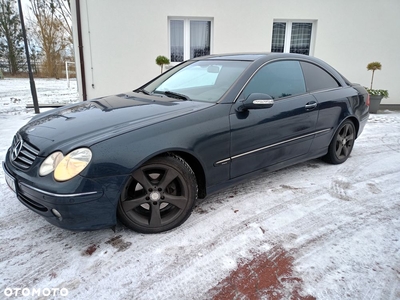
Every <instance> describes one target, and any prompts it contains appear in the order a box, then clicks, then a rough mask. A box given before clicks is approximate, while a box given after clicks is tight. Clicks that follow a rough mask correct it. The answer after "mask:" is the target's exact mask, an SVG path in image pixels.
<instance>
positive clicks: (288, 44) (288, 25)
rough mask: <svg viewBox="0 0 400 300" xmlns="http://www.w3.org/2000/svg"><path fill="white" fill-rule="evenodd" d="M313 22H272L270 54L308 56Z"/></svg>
mask: <svg viewBox="0 0 400 300" xmlns="http://www.w3.org/2000/svg"><path fill="white" fill-rule="evenodd" d="M314 26H315V23H314V22H292V21H285V22H274V24H273V27H272V43H271V52H290V53H299V54H305V55H310V54H311V48H312V47H311V46H312V45H311V44H312V41H313V39H312V38H313V34H314V33H313V32H314V30H313V27H314Z"/></svg>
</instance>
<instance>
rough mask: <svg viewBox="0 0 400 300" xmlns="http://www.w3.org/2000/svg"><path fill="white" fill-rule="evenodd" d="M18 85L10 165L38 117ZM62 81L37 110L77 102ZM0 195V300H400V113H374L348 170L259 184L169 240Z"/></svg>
mask: <svg viewBox="0 0 400 300" xmlns="http://www.w3.org/2000/svg"><path fill="white" fill-rule="evenodd" d="M20 81H23V80H6V81H0V98H1V99H0V105H1V106H0V124H1V126H0V132H1V140H0V157H1V158H2V159H3V158H4V155H5V153H6V151H7V148H8V147H9V146H10V144H11V140H12V137H13V135H14V134H15V132H16V131H17V130H18V128H19V127H21V126H22V125H23V124H25V123H26V122H27V121H28V120H29V119H30V118H31V117H32V116H33V111H32V110H28V111H26V109H25V108H24V107H25V103H29V96H28V95H29V84H28V85H26V84H25V83H24V85H23V84H22V83H21V82H20ZM60 82H61V83H62V81H55V80H43V81H42V80H40V81H37V83H36V84H37V86H38V87H39V89H38V90H39V102H40V103H44V102H42V99H44V100H43V101H45V102H46V103H49V102H50V101H51V99H50V98H56V100H57V101H65V103H67V102H72V101H76V96H74V93H75V94H76V85H75V90H74V88H72V90H68V89H66V82H64V83H65V85H61V86H60ZM4 83H6V84H4ZM26 83H28V81H26ZM42 84H43V85H42ZM40 86H42V87H40ZM56 86H59V87H60V88H61V89H58V88H57V87H56ZM42 88H43V90H42V91H43V94H41V89H42ZM50 95H51V96H50ZM11 97H13V98H20V99H21V101H20V102H18V103H13V102H12V101H11V102H10V99H8V98H11ZM74 97H75V98H74ZM61 99H62V100H61ZM6 103H7V104H6ZM0 177H1V178H4V174H3V171H2V170H0ZM0 199H1V202H0V228H1V231H0V299H7V295H8V294H9V292H10V290H11V289H12V291H13V292H14V293H15V291H16V290H15V289H18V288H21V289H26V290H25V294H27V293H28V292H32V290H33V289H42V291H44V289H46V288H47V289H54V290H52V291H55V289H64V290H63V292H64V294H65V291H66V290H68V295H67V296H65V297H64V296H62V295H60V293H58V294H57V293H56V296H49V297H46V296H44V297H43V295H41V296H35V297H33V298H38V299H53V298H54V299H212V298H214V299H233V298H235V299H281V298H283V299H289V298H290V297H291V296H293V297H294V298H296V299H313V298H317V299H400V112H391V111H384V112H383V111H381V112H380V113H379V114H376V115H371V116H370V120H369V123H368V124H367V125H366V127H365V130H364V132H363V134H362V135H361V137H360V138H359V139H358V140H357V141H356V144H355V147H354V150H353V153H352V155H351V157H350V158H349V160H347V161H346V162H345V163H344V164H342V165H335V166H334V165H329V164H326V163H324V162H322V161H320V160H312V161H309V162H306V163H303V164H299V165H296V166H293V167H290V168H286V169H284V170H280V171H277V172H273V173H270V174H265V175H262V176H259V177H257V178H255V179H253V180H251V181H248V182H246V183H243V184H240V185H237V186H235V187H232V188H230V189H228V190H226V191H224V192H221V193H218V194H215V195H212V196H210V197H209V198H207V199H206V200H204V201H202V202H200V203H198V205H197V207H196V208H195V210H194V212H193V214H192V216H191V217H190V218H189V219H188V221H186V223H184V224H183V225H182V226H181V227H179V228H177V229H175V230H172V231H170V232H166V233H162V234H154V235H143V234H138V233H135V232H132V231H130V230H128V229H126V228H125V227H123V226H122V225H118V226H117V229H116V232H113V231H112V230H100V231H95V232H82V233H73V232H69V231H65V230H62V229H59V228H57V227H54V226H52V225H50V224H48V223H47V222H46V221H45V220H44V219H42V218H41V217H39V216H38V215H36V214H35V213H33V212H31V211H30V210H28V209H27V208H26V207H25V206H23V205H22V204H21V203H19V201H18V200H17V199H16V197H15V195H14V194H13V193H12V192H11V190H10V189H9V188H8V187H7V185H6V183H5V182H4V179H0ZM28 289H29V290H28ZM58 291H60V290H58ZM21 294H22V290H21V291H20V292H19V294H18V295H21ZM9 298H14V296H12V297H9ZM27 298H29V297H27Z"/></svg>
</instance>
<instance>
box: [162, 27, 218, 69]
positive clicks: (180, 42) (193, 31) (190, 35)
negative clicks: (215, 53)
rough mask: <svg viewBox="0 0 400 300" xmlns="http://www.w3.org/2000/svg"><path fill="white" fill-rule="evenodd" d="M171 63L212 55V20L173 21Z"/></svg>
mask: <svg viewBox="0 0 400 300" xmlns="http://www.w3.org/2000/svg"><path fill="white" fill-rule="evenodd" d="M169 30H170V34H169V36H170V53H171V62H182V61H184V60H187V59H190V58H195V57H199V56H204V55H210V53H211V51H210V50H211V20H191V19H171V20H170V21H169Z"/></svg>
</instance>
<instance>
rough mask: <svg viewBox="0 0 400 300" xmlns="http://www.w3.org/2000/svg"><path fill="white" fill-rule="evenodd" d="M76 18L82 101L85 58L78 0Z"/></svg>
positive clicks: (83, 96)
mask: <svg viewBox="0 0 400 300" xmlns="http://www.w3.org/2000/svg"><path fill="white" fill-rule="evenodd" d="M76 20H77V27H78V28H77V29H78V49H79V62H80V66H81V79H82V98H83V101H86V100H87V95H86V78H85V60H84V58H83V43H82V25H81V5H80V0H76Z"/></svg>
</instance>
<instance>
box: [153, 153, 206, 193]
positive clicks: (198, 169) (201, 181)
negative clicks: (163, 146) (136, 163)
mask: <svg viewBox="0 0 400 300" xmlns="http://www.w3.org/2000/svg"><path fill="white" fill-rule="evenodd" d="M165 155H177V156H179V157H181V158H182V159H183V160H184V161H186V162H187V163H188V165H189V166H190V168H191V169H192V170H193V172H194V174H195V176H196V181H197V186H198V198H199V199H203V198H205V197H206V195H207V188H206V176H205V172H204V168H203V166H202V165H201V163H200V161H199V160H198V159H197V158H196V157H195V156H194V155H192V154H190V153H188V152H184V151H168V152H163V153H159V154H157V155H156V156H154V157H158V156H165ZM151 158H152V157H151ZM151 158H149V159H151Z"/></svg>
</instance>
